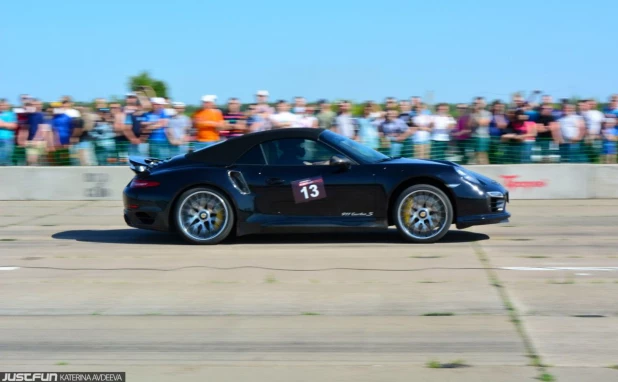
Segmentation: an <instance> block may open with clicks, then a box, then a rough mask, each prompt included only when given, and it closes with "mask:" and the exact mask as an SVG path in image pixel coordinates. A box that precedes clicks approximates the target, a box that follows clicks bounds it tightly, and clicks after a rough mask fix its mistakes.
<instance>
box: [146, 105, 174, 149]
mask: <svg viewBox="0 0 618 382" xmlns="http://www.w3.org/2000/svg"><path fill="white" fill-rule="evenodd" d="M150 102H151V103H152V111H151V112H150V113H148V120H147V126H148V130H149V131H150V137H149V138H148V143H149V146H150V155H151V156H153V157H155V158H161V159H164V158H168V157H170V156H171V145H170V141H169V137H168V134H169V133H170V132H169V131H168V119H169V116H168V115H167V114H166V113H165V105H166V103H167V102H166V101H165V99H163V98H160V97H156V98H153V99H151V100H150Z"/></svg>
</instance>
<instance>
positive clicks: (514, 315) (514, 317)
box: [472, 244, 554, 381]
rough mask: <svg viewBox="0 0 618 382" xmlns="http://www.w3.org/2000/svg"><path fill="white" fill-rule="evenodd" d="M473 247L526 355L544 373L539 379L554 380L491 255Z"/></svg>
mask: <svg viewBox="0 0 618 382" xmlns="http://www.w3.org/2000/svg"><path fill="white" fill-rule="evenodd" d="M472 248H473V249H474V252H475V253H476V256H477V258H478V259H479V261H480V262H481V264H483V267H484V268H485V273H486V274H487V277H488V278H489V281H490V283H491V284H492V285H494V286H496V289H497V291H498V294H499V296H500V300H501V301H502V304H503V305H504V308H505V309H506V310H507V312H508V317H509V319H510V321H511V322H512V323H513V326H515V330H516V331H517V333H518V334H519V337H521V339H522V341H523V344H524V347H525V349H526V355H527V356H528V357H529V358H530V359H531V362H532V364H533V365H534V366H536V367H537V368H538V369H539V370H538V372H539V373H542V374H541V375H540V376H539V379H541V378H547V377H550V378H552V379H541V380H547V381H553V380H554V379H553V377H552V376H551V375H550V374H547V372H546V369H545V368H546V366H545V365H543V362H542V359H541V357H540V356H539V354H538V352H537V351H536V349H535V347H534V344H533V343H532V340H531V339H530V336H529V335H528V333H527V332H526V330H525V328H524V325H523V323H522V322H521V318H520V315H519V312H518V311H517V309H516V308H515V305H514V304H513V302H512V300H511V298H510V297H509V295H508V293H507V288H506V287H502V282H501V281H500V278H499V277H498V273H497V272H496V270H495V268H494V266H493V264H492V263H491V260H490V258H489V256H488V255H487V254H486V253H485V251H483V249H482V247H481V246H480V245H478V244H472Z"/></svg>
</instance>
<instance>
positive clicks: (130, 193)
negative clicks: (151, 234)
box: [123, 189, 170, 232]
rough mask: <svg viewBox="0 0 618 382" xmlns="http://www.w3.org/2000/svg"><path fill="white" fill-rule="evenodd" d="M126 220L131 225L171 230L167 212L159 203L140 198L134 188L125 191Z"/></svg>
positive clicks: (141, 227) (149, 228)
mask: <svg viewBox="0 0 618 382" xmlns="http://www.w3.org/2000/svg"><path fill="white" fill-rule="evenodd" d="M123 202H124V222H125V223H126V224H127V225H128V226H129V227H134V228H140V229H148V230H154V231H166V232H167V231H169V230H170V229H169V224H168V219H167V213H166V212H165V210H164V209H162V208H161V207H160V206H159V205H157V203H155V202H151V201H144V200H140V199H139V198H138V197H137V195H135V194H134V190H131V189H125V192H124V193H123Z"/></svg>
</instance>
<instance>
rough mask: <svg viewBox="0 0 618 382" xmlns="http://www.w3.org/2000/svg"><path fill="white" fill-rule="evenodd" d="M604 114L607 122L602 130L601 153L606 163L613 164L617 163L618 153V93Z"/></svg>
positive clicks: (611, 99) (604, 110)
mask: <svg viewBox="0 0 618 382" xmlns="http://www.w3.org/2000/svg"><path fill="white" fill-rule="evenodd" d="M603 114H605V122H604V123H603V130H601V136H602V139H603V146H602V148H601V153H602V155H603V162H604V163H608V164H613V163H616V155H617V154H618V95H613V96H612V97H611V98H610V101H609V104H608V105H607V106H606V107H605V108H604V109H603Z"/></svg>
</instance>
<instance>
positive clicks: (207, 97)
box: [202, 94, 217, 103]
mask: <svg viewBox="0 0 618 382" xmlns="http://www.w3.org/2000/svg"><path fill="white" fill-rule="evenodd" d="M215 101H217V96H216V95H212V94H209V95H205V96H203V97H202V102H213V103H214V102H215Z"/></svg>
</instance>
